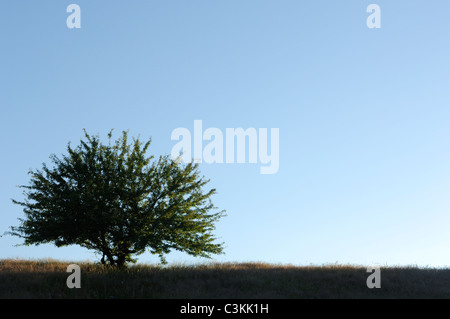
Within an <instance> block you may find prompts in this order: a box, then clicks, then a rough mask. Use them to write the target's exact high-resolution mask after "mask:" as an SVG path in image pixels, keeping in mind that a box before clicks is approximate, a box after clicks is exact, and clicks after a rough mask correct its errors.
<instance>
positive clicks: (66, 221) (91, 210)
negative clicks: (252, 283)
mask: <svg viewBox="0 0 450 319" xmlns="http://www.w3.org/2000/svg"><path fill="white" fill-rule="evenodd" d="M84 134H85V137H86V141H83V140H81V144H80V145H79V146H78V147H76V148H72V147H71V146H70V143H69V144H68V146H67V151H68V154H67V155H63V156H62V158H58V157H57V156H55V155H53V154H52V155H51V156H50V159H51V160H52V163H53V164H54V167H52V168H49V167H47V165H46V164H45V163H44V164H43V168H42V169H41V170H36V171H33V170H31V171H30V172H29V174H30V175H31V180H30V184H29V185H27V186H25V185H22V186H20V187H21V188H23V189H25V190H24V196H25V200H24V201H22V202H20V201H16V200H13V202H14V203H15V204H18V205H21V206H23V207H24V213H25V216H26V218H25V219H20V218H19V220H20V222H21V224H20V226H17V227H14V226H13V227H11V231H10V232H9V233H10V234H12V235H15V236H19V237H21V238H23V239H24V244H25V245H34V244H37V245H39V244H42V243H54V244H55V245H56V246H57V247H61V246H67V245H79V246H82V247H85V248H87V249H90V250H95V251H96V252H99V253H100V254H101V255H102V258H101V262H102V264H109V265H113V266H118V267H123V266H124V265H126V263H127V262H135V261H136V260H135V259H133V256H134V255H136V256H137V255H139V254H142V253H143V252H144V251H145V250H146V249H147V248H148V249H149V251H150V252H151V253H152V254H157V255H159V257H160V259H161V262H163V263H164V262H165V259H164V255H165V254H167V253H169V252H170V251H171V250H172V249H175V250H179V251H184V252H186V253H188V254H190V255H193V256H202V257H208V258H210V257H211V256H210V254H220V253H222V252H223V247H222V245H223V244H216V243H214V241H215V240H216V238H214V236H213V235H212V233H211V232H212V230H214V223H215V222H216V221H217V220H218V219H220V218H221V217H222V216H224V211H218V212H217V211H216V212H213V210H214V211H215V210H216V207H214V206H213V204H212V203H211V200H210V197H211V196H212V195H213V194H215V193H216V190H215V189H211V190H209V191H206V192H204V191H203V187H204V186H205V185H206V184H207V183H208V182H209V180H205V179H204V177H202V176H200V173H199V170H198V164H194V163H189V164H181V163H180V162H178V161H175V160H172V159H171V158H169V156H167V155H166V156H160V157H159V159H158V160H155V159H154V156H147V155H146V153H147V149H148V147H149V146H150V143H151V139H150V140H149V141H148V142H146V143H142V142H140V140H139V138H137V139H134V138H133V142H131V143H128V133H127V132H123V134H122V137H121V138H119V139H118V140H116V141H115V142H114V143H111V138H112V131H111V132H110V133H109V134H108V138H109V143H108V145H104V144H102V143H101V141H100V138H99V137H98V136H91V135H89V134H88V133H87V132H86V130H85V131H84Z"/></svg>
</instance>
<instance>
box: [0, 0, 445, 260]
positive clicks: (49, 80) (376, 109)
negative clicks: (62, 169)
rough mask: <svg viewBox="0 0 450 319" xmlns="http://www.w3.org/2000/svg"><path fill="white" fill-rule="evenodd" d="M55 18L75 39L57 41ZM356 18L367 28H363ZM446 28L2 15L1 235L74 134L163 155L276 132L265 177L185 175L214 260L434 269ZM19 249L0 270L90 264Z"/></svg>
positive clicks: (46, 8)
mask: <svg viewBox="0 0 450 319" xmlns="http://www.w3.org/2000/svg"><path fill="white" fill-rule="evenodd" d="M71 3H76V4H78V5H79V6H80V7H81V21H82V22H81V24H82V27H81V29H68V28H67V26H66V18H67V16H68V15H69V14H68V13H66V7H67V6H68V5H69V4H71ZM371 3H377V4H378V5H379V6H380V7H381V19H382V27H381V29H369V28H367V26H366V19H367V17H368V16H369V14H368V13H367V12H366V8H367V6H368V5H369V4H371ZM449 12H450V3H449V2H448V1H444V0H435V1H424V0H420V1H419V0H416V1H405V0H398V1H383V0H374V1H364V0H350V1H331V0H328V1H325V0H323V1H294V0H292V1H291V0H283V1H273V0H270V1H269V0H258V1H256V0H245V1H242V0H239V1H237V0H228V1H219V0H217V1H205V0H201V1H200V0H190V1H179V0H177V1H175V0H173V1H115V0H114V1H108V2H99V1H95V2H94V1H86V0H74V1H61V0H58V1H56V0H46V1H2V2H1V3H0V115H1V116H0V119H1V125H0V132H1V134H0V136H1V145H2V155H3V156H2V157H1V158H0V167H1V179H0V193H1V194H2V196H1V197H0V233H1V232H3V231H6V230H8V227H9V226H11V225H17V224H18V221H17V218H20V217H23V213H22V211H21V207H19V206H15V205H13V204H12V202H11V198H15V199H21V198H22V197H21V196H22V195H21V190H20V189H18V188H17V187H16V185H21V184H27V183H28V180H29V177H28V175H27V172H28V170H29V169H37V168H40V167H41V165H42V163H43V162H47V163H48V162H49V155H50V154H52V153H54V154H57V155H59V154H62V153H63V152H64V151H65V147H66V145H67V142H69V141H71V142H72V143H74V144H76V143H78V142H79V140H80V139H81V138H82V137H83V131H82V129H83V128H86V129H87V130H88V131H89V132H90V133H93V134H95V133H99V134H100V135H102V136H103V137H106V134H107V132H109V130H110V129H112V128H114V129H115V132H116V133H118V132H120V131H121V130H129V131H130V134H131V135H133V136H137V135H139V134H140V135H141V137H143V138H148V137H150V136H151V137H152V139H153V143H152V147H151V152H153V153H154V154H156V155H161V154H169V153H170V152H171V149H172V147H173V146H174V144H175V142H174V141H172V140H171V138H170V137H171V133H172V131H173V130H174V129H176V128H178V127H185V128H188V129H190V130H193V124H194V120H202V122H203V127H204V128H208V127H216V128H219V129H221V130H223V132H225V129H226V128H238V127H243V128H250V127H255V128H279V130H280V140H279V143H280V154H279V156H280V166H279V171H278V172H277V173H276V174H273V175H261V174H259V167H260V164H202V165H201V166H200V168H201V171H202V173H203V174H204V175H205V176H207V177H208V178H210V179H211V183H210V185H211V187H215V188H217V190H218V194H217V195H216V197H215V198H214V199H213V200H214V203H215V204H216V206H218V207H220V208H221V209H226V210H227V214H228V216H227V217H226V218H224V219H223V220H222V221H220V222H219V223H218V224H217V229H216V232H215V233H216V235H217V236H218V237H219V239H220V241H224V242H225V243H226V249H225V253H226V254H225V255H221V256H217V257H215V258H214V260H217V261H266V262H272V263H292V264H310V263H313V264H323V263H334V262H339V263H355V264H373V263H375V264H389V265H397V264H402V265H404V264H417V265H423V266H426V265H430V266H446V265H450V257H449V256H450V255H449V254H448V253H447V251H448V249H449V248H450V232H449V231H448V225H449V224H450V214H449V210H450V196H449V191H450V147H449V146H450V145H449V144H450V142H449V141H450V139H449V137H450V125H449V124H448V123H449V121H450V103H449V102H450V90H449V85H450V63H449V56H450V42H449V41H448V37H449V36H448V35H449V33H450V20H449V19H448V14H449ZM116 136H117V135H116ZM19 243H21V240H20V239H18V238H14V237H11V236H4V237H1V238H0V258H7V257H19V258H47V257H50V258H56V259H65V260H86V259H90V260H96V258H97V257H96V256H95V255H94V254H92V253H90V252H88V251H87V250H85V249H82V248H78V247H67V248H55V247H53V246H51V245H42V246H37V247H14V245H16V244H19ZM139 261H140V262H157V261H158V258H157V256H152V255H150V254H145V255H142V256H141V257H140V258H139ZM168 261H169V262H195V261H202V260H198V259H193V258H191V257H189V256H187V255H185V254H182V253H174V254H171V255H169V256H168Z"/></svg>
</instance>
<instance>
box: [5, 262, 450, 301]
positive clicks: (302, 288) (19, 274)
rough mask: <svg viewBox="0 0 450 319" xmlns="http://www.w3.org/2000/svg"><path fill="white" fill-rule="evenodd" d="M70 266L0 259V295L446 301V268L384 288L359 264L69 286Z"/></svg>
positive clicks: (391, 273) (90, 279)
mask: <svg viewBox="0 0 450 319" xmlns="http://www.w3.org/2000/svg"><path fill="white" fill-rule="evenodd" d="M69 264H70V263H63V262H58V261H52V260H48V261H22V260H0V287H1V289H0V298H33V299H34V298H52V299H53V298H98V299H110V298H115V299H117V298H120V299H121V298H139V299H142V298H154V299H156V298H169V299H172V298H173V299H191V298H205V299H210V298H214V299H221V298H232V299H243V298H245V299H253V298H264V299H278V298H283V299H285V298H287V299H291V298H295V299H299V298H327V299H334V298H450V269H433V268H417V267H389V268H383V267H382V268H381V288H380V289H369V288H367V285H366V280H367V277H368V276H369V275H370V273H367V272H366V268H364V267H362V266H347V265H330V266H302V267H297V266H284V265H270V264H264V263H211V264H201V265H196V266H183V265H173V266H168V267H162V266H159V265H134V266H130V267H129V268H128V269H126V270H114V269H105V268H102V267H101V266H99V265H96V264H92V263H78V265H80V267H81V288H80V289H69V288H67V286H66V280H67V277H68V276H69V275H70V273H67V272H66V269H67V266H68V265H69Z"/></svg>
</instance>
